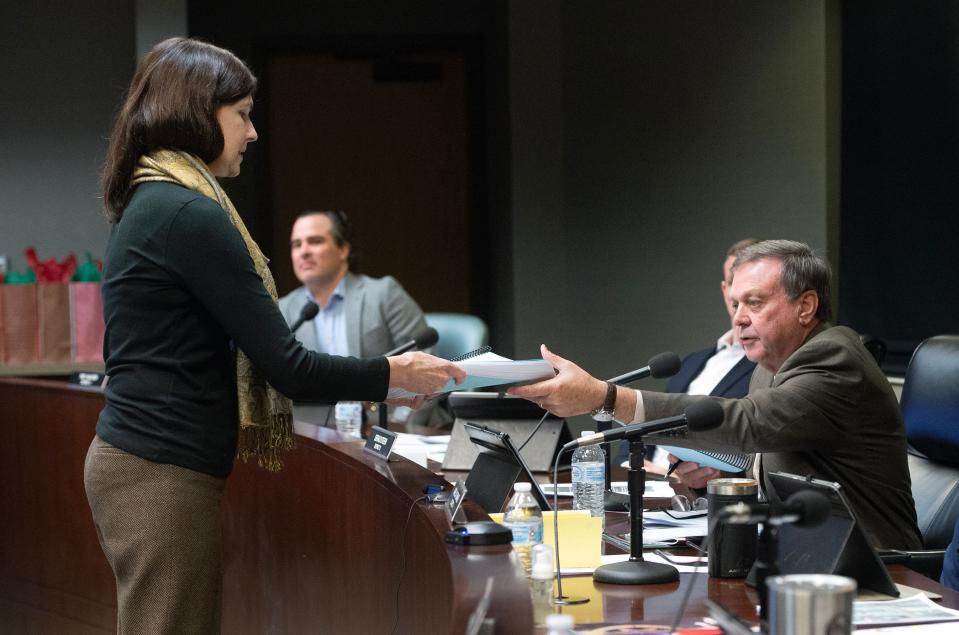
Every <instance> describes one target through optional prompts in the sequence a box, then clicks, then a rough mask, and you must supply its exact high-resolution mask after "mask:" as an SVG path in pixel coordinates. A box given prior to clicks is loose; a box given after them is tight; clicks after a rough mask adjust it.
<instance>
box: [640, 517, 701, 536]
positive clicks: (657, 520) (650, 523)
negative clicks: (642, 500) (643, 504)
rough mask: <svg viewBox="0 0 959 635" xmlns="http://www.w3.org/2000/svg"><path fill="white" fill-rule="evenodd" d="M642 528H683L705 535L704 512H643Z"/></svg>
mask: <svg viewBox="0 0 959 635" xmlns="http://www.w3.org/2000/svg"><path fill="white" fill-rule="evenodd" d="M643 527H685V528H687V529H697V530H698V529H702V530H703V533H702V534H701V535H703V536H705V535H706V512H704V511H689V512H676V511H655V512H643Z"/></svg>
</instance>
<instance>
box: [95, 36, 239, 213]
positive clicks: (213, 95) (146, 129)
mask: <svg viewBox="0 0 959 635" xmlns="http://www.w3.org/2000/svg"><path fill="white" fill-rule="evenodd" d="M255 89H256V78H255V77H254V76H253V73H251V72H250V69H249V68H247V66H246V64H244V63H243V62H242V61H241V60H240V59H239V58H238V57H237V56H235V55H234V54H233V53H231V52H230V51H227V50H225V49H221V48H219V47H216V46H213V45H212V44H208V43H206V42H201V41H200V40H195V39H190V38H171V39H169V40H164V41H163V42H160V43H159V44H157V45H156V46H155V47H153V49H152V50H151V51H150V52H149V53H147V54H146V56H145V57H144V58H143V60H142V61H141V62H140V64H139V66H137V70H136V73H134V75H133V81H132V82H131V83H130V90H129V92H128V93H127V97H126V100H125V101H124V103H123V107H122V109H121V110H120V114H119V115H118V116H117V120H116V123H115V124H114V125H113V132H112V134H111V135H110V145H109V147H108V149H107V158H106V161H105V162H104V164H103V174H102V176H101V187H102V188H103V204H104V208H105V214H106V217H107V220H108V221H110V222H111V223H116V222H119V220H120V217H121V216H122V215H123V208H124V207H126V205H127V203H128V202H129V200H130V179H131V178H132V177H133V169H134V167H135V166H136V162H137V159H139V158H140V157H141V156H142V155H144V154H149V153H150V152H153V151H154V150H157V149H159V148H169V149H175V150H183V151H185V152H190V153H192V154H195V155H196V156H198V157H199V158H200V159H202V160H203V161H204V162H205V163H210V162H212V161H213V160H214V159H216V158H217V157H218V156H220V153H222V152H223V133H222V131H221V130H220V124H219V123H218V122H217V119H216V110H217V108H219V107H220V106H223V105H224V104H231V103H233V102H236V101H239V100H241V99H243V98H244V97H247V96H249V95H252V94H253V91H254V90H255Z"/></svg>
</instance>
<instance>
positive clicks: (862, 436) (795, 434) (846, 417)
mask: <svg viewBox="0 0 959 635" xmlns="http://www.w3.org/2000/svg"><path fill="white" fill-rule="evenodd" d="M642 395H643V403H644V406H645V409H646V418H647V419H658V418H661V417H667V416H671V415H675V414H679V413H681V412H682V411H683V409H685V407H686V406H688V405H689V404H691V403H693V402H694V401H696V400H699V399H708V398H709V397H691V396H688V395H674V394H665V393H656V392H647V391H643V393H642ZM718 401H719V403H720V404H721V405H722V407H723V412H724V414H725V418H724V421H723V424H722V425H721V426H720V427H719V428H717V429H715V430H709V431H706V432H699V433H695V434H693V433H690V434H689V436H688V437H687V438H686V439H672V438H670V439H669V441H663V442H664V443H666V444H667V445H683V446H689V447H703V448H707V449H709V448H712V449H716V450H720V451H723V450H725V451H729V450H739V451H742V452H760V453H762V459H761V460H762V464H761V465H762V473H763V475H764V481H766V483H765V485H766V488H765V489H766V491H767V492H769V491H770V488H769V486H768V480H767V479H766V478H765V475H768V474H769V473H771V472H789V473H792V474H800V475H804V476H805V475H812V476H813V477H815V478H819V479H824V480H827V481H836V482H838V483H840V484H841V485H842V488H843V490H844V491H845V493H846V496H847V497H848V499H849V501H850V504H851V505H852V507H853V510H854V512H855V514H856V516H857V517H858V519H859V521H860V523H861V525H862V528H863V530H864V531H865V533H866V535H867V536H868V537H869V539H870V541H871V542H872V543H873V545H874V546H877V547H881V548H885V549H919V548H921V538H920V533H919V527H918V525H917V524H916V510H915V505H914V503H913V500H912V490H911V486H910V478H909V468H908V465H907V462H906V435H905V429H904V427H903V423H902V415H901V414H900V411H899V404H898V402H897V401H896V396H895V394H894V393H893V391H892V388H891V387H890V385H889V382H888V380H887V379H886V377H885V376H884V375H883V374H882V371H881V370H879V367H878V366H877V365H876V362H875V361H874V359H873V357H872V355H871V354H870V353H869V352H868V351H867V350H866V349H865V347H864V346H863V345H862V343H861V341H860V339H859V336H858V335H857V334H856V333H855V332H854V331H852V330H851V329H848V328H846V327H842V326H835V327H829V326H828V325H825V324H823V325H820V326H819V327H817V328H816V329H815V330H814V331H813V332H812V333H810V335H809V338H808V339H807V340H806V341H805V342H804V343H803V345H802V346H800V347H799V349H797V350H796V352H794V353H793V354H792V355H791V356H790V357H789V358H788V359H787V360H786V361H785V363H783V365H782V368H780V369H779V372H778V373H776V374H775V375H773V374H772V373H770V372H769V371H767V370H765V369H763V368H762V367H757V368H756V370H755V372H754V373H753V377H752V381H751V382H750V386H749V394H748V395H747V396H746V397H744V398H742V399H718Z"/></svg>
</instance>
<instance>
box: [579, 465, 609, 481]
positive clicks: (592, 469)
mask: <svg viewBox="0 0 959 635" xmlns="http://www.w3.org/2000/svg"><path fill="white" fill-rule="evenodd" d="M572 481H573V482H574V483H604V484H605V483H606V465H605V464H603V463H592V462H589V463H586V462H580V463H573V465H572Z"/></svg>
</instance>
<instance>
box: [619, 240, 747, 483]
mask: <svg viewBox="0 0 959 635" xmlns="http://www.w3.org/2000/svg"><path fill="white" fill-rule="evenodd" d="M757 242H759V241H758V240H756V239H755V238H746V239H743V240H740V241H737V242H736V243H734V244H733V245H732V246H731V247H730V248H729V249H728V250H727V251H726V259H725V260H724V261H723V279H722V281H721V282H720V284H719V287H720V290H721V291H722V293H723V304H724V305H725V306H726V311H727V313H729V319H730V322H731V321H732V318H733V313H734V311H733V308H732V304H731V302H730V299H729V288H730V285H731V284H732V279H733V277H732V266H733V262H735V260H736V256H738V255H739V252H740V251H742V250H743V249H745V248H746V247H748V246H750V245H754V244H756V243H757ZM755 367H756V363H755V362H751V361H749V359H748V358H747V357H746V351H745V350H743V346H742V344H740V343H739V337H738V336H737V335H736V329H734V328H730V329H729V330H728V331H726V332H725V333H723V334H722V335H721V336H720V337H719V339H718V340H717V341H716V343H715V344H714V345H713V346H710V347H709V348H705V349H703V350H701V351H696V352H695V353H690V354H689V355H687V356H686V357H685V358H683V363H682V365H681V366H680V368H679V372H678V373H676V374H675V375H673V376H672V377H671V378H670V379H669V382H668V383H667V384H666V392H672V393H686V394H687V395H711V396H713V397H728V398H730V399H738V398H740V397H745V396H746V393H747V392H748V391H749V379H750V377H752V374H753V369H754V368H755ZM621 445H622V448H621V450H620V452H621V454H620V456H619V458H620V460H625V459H626V453H628V449H627V447H626V446H627V444H626V443H623V444H621ZM646 456H647V458H649V460H650V462H651V464H647V469H648V470H650V471H652V472H655V473H662V472H664V471H665V470H666V469H667V468H668V467H669V460H668V455H667V453H666V451H665V450H663V449H662V448H657V447H656V446H654V445H649V446H647V448H646ZM694 469H699V466H698V465H697V466H695V467H694V466H693V465H683V466H680V467H679V468H677V471H678V474H679V475H680V476H681V475H682V474H683V472H686V471H691V470H694ZM718 475H719V472H715V474H713V473H712V472H705V473H703V477H705V478H704V479H703V481H705V479H706V478H710V477H711V478H715V477H716V476H718ZM701 485H702V483H696V484H695V486H696V487H700V486H701Z"/></svg>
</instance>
